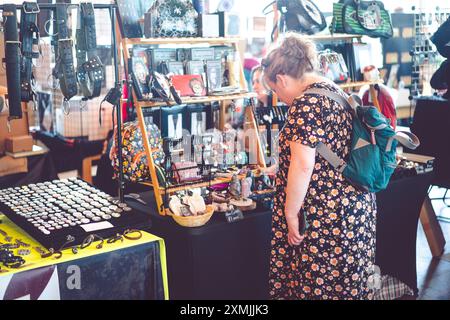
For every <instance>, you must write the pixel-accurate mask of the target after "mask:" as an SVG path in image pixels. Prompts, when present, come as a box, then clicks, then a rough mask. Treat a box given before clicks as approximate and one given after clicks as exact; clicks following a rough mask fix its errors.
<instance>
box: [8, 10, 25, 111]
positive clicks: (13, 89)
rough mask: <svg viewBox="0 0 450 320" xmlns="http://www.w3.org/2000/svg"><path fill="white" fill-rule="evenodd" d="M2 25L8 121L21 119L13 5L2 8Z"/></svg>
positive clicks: (17, 53) (18, 54) (17, 44)
mask: <svg viewBox="0 0 450 320" xmlns="http://www.w3.org/2000/svg"><path fill="white" fill-rule="evenodd" d="M3 23H4V34H5V59H4V62H5V64H6V79H7V87H8V103H9V117H8V120H13V119H21V118H22V106H21V103H20V101H21V99H20V98H21V97H20V42H19V33H18V31H17V11H16V5H15V4H5V5H4V6H3Z"/></svg>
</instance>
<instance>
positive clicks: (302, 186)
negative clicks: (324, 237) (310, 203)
mask: <svg viewBox="0 0 450 320" xmlns="http://www.w3.org/2000/svg"><path fill="white" fill-rule="evenodd" d="M290 149H291V161H290V164H289V173H288V181H287V187H286V204H285V207H284V212H285V215H286V222H287V224H288V230H289V233H288V242H289V244H291V245H299V244H300V243H301V242H302V241H303V238H304V236H302V235H300V231H299V217H298V213H299V212H300V209H301V207H302V205H303V201H304V200H305V196H306V193H307V192H308V186H309V182H310V180H311V175H312V172H313V170H314V164H315V159H316V149H313V148H311V147H308V146H305V145H303V144H301V143H298V142H290Z"/></svg>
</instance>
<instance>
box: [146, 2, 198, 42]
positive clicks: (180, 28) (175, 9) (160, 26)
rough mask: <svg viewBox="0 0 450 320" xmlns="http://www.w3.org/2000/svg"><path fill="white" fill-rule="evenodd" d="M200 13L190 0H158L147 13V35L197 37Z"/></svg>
mask: <svg viewBox="0 0 450 320" xmlns="http://www.w3.org/2000/svg"><path fill="white" fill-rule="evenodd" d="M197 18H198V13H197V11H196V10H195V9H194V6H193V4H192V2H191V1H189V0H156V1H155V3H154V4H153V5H152V7H151V8H150V9H149V10H148V12H147V14H146V15H145V19H146V21H145V25H147V28H148V29H149V30H148V31H149V32H146V34H147V35H151V36H152V37H162V38H172V37H196V36H197V34H198V27H197Z"/></svg>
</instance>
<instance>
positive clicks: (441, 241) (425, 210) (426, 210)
mask: <svg viewBox="0 0 450 320" xmlns="http://www.w3.org/2000/svg"><path fill="white" fill-rule="evenodd" d="M420 222H421V223H422V227H423V230H424V231H425V236H426V237H427V241H428V246H429V247H430V250H431V254H432V255H433V257H439V256H441V255H442V253H443V252H444V247H445V237H444V234H443V232H442V229H441V225H440V224H439V221H438V220H437V218H436V213H435V212H434V209H433V206H432V204H431V200H430V198H429V197H428V196H427V197H426V198H425V201H424V202H423V205H422V210H421V211H420Z"/></svg>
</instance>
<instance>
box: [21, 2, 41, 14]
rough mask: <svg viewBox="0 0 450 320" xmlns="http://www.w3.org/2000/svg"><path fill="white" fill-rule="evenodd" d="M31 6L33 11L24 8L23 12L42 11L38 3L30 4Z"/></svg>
mask: <svg viewBox="0 0 450 320" xmlns="http://www.w3.org/2000/svg"><path fill="white" fill-rule="evenodd" d="M30 4H31V10H30V11H29V10H28V9H27V7H28V6H26V5H25V6H23V12H25V13H39V12H41V9H39V5H38V4H37V3H30Z"/></svg>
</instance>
